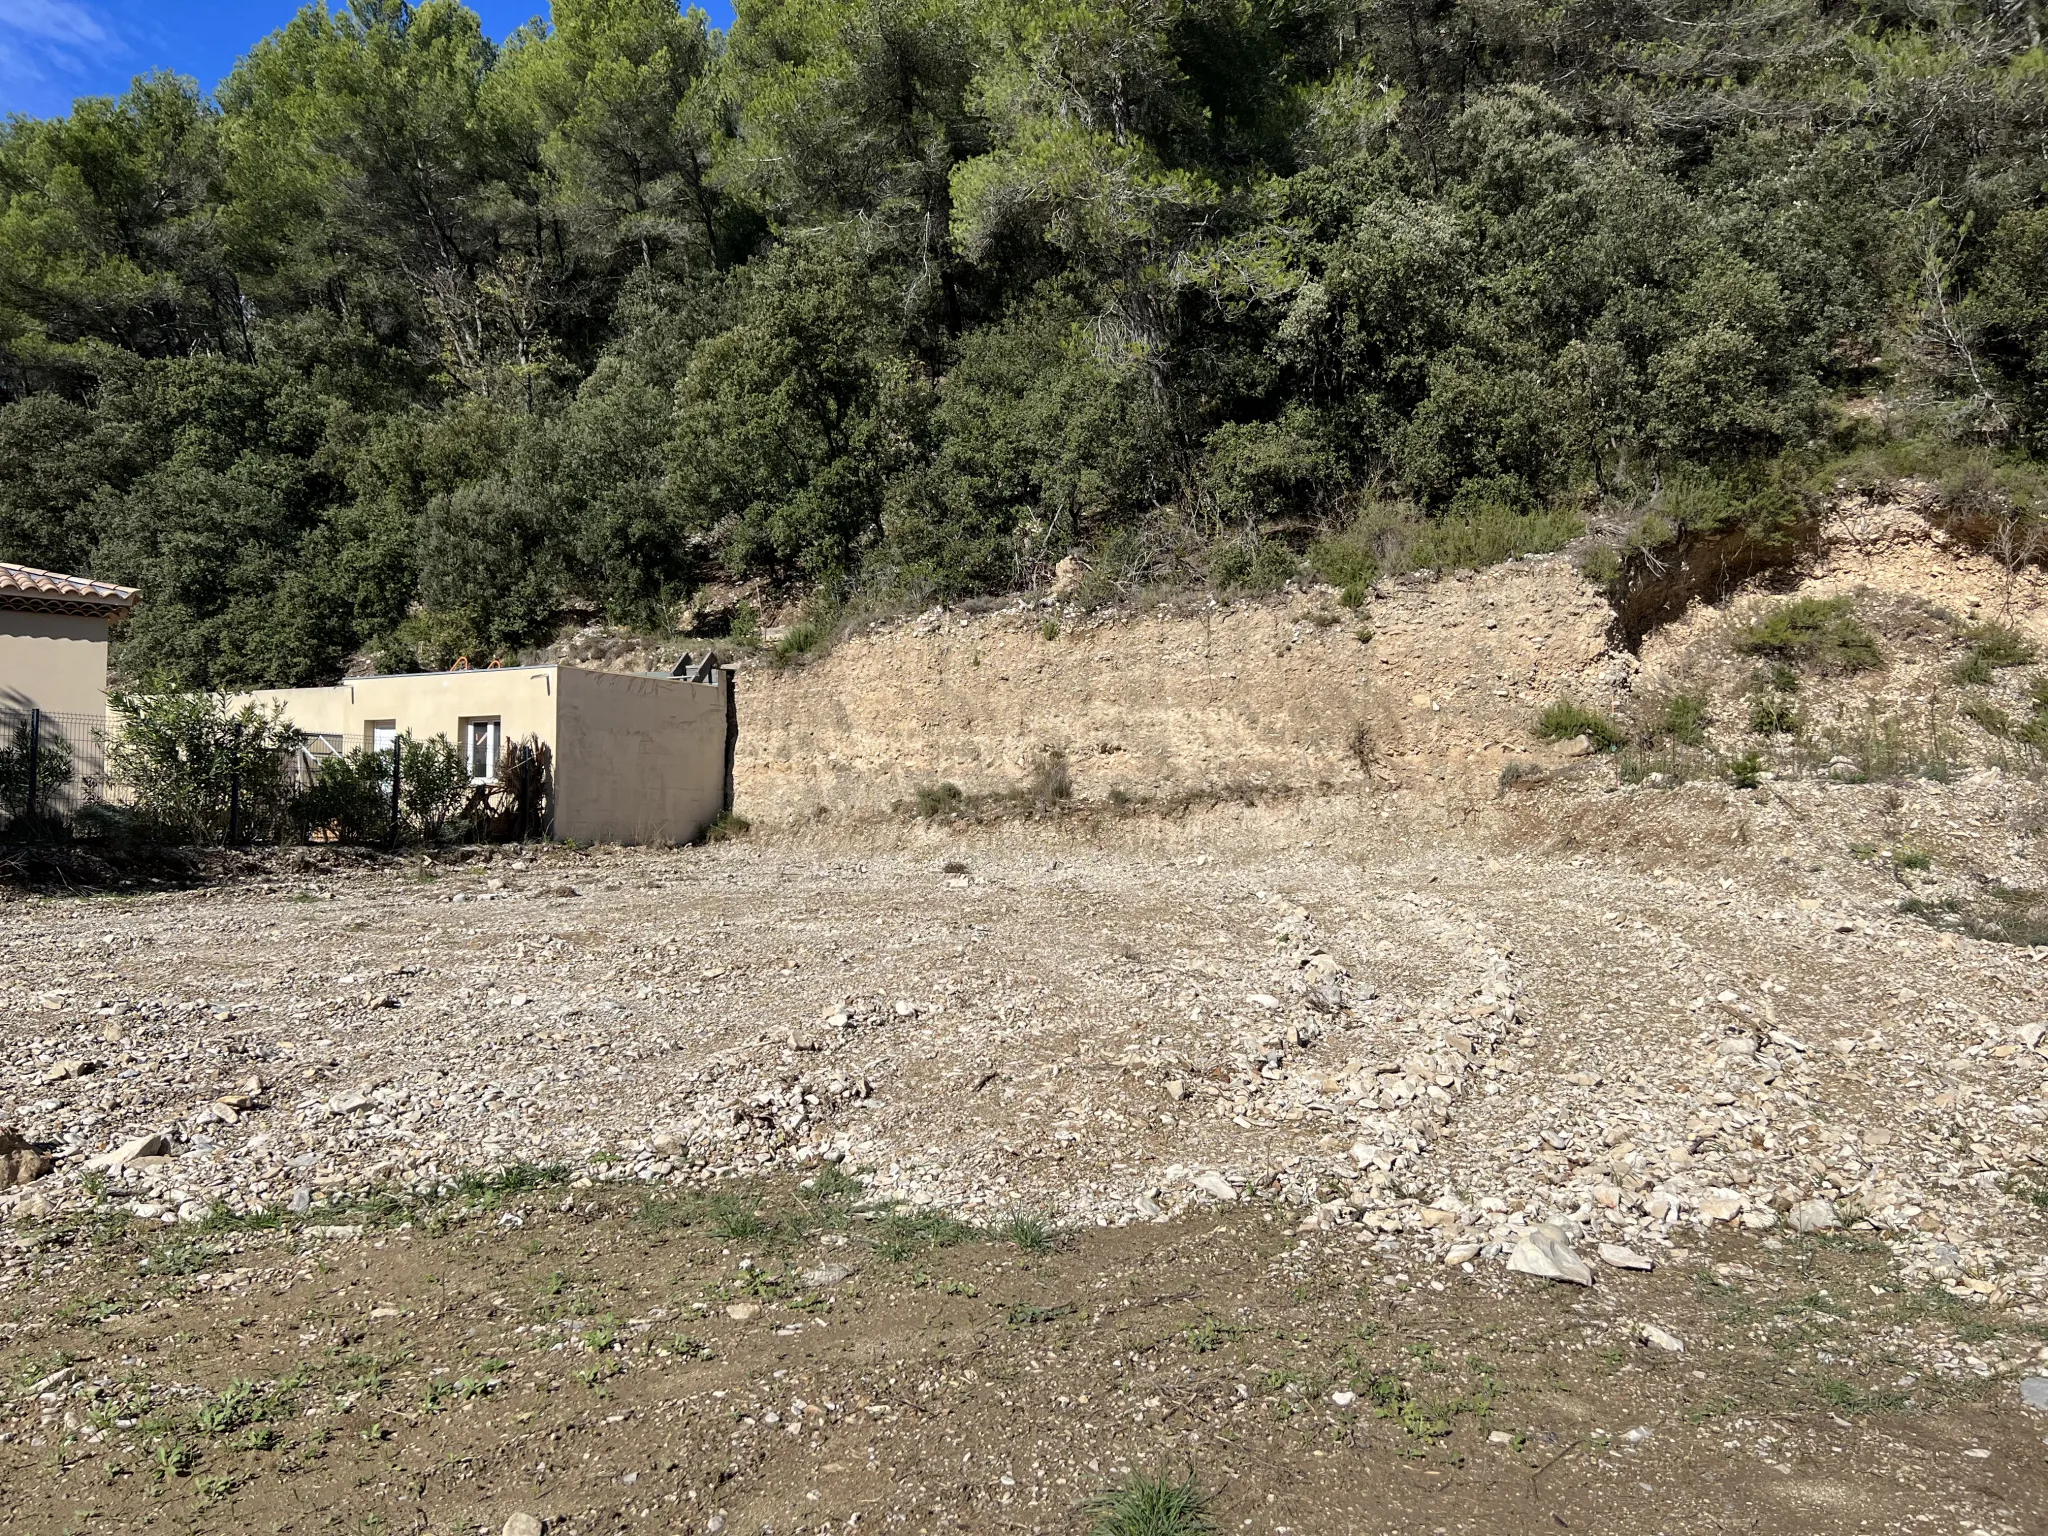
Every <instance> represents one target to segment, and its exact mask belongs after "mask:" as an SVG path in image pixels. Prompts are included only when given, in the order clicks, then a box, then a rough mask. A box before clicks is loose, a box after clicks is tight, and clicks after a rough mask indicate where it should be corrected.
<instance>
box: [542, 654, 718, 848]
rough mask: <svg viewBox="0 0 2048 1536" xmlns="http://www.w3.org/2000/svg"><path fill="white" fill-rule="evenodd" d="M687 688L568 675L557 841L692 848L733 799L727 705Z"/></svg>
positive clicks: (670, 681) (603, 675) (713, 687)
mask: <svg viewBox="0 0 2048 1536" xmlns="http://www.w3.org/2000/svg"><path fill="white" fill-rule="evenodd" d="M719 679H720V680H719V682H717V683H715V684H705V683H691V682H686V681H684V680H683V679H681V678H670V677H641V676H633V675H621V674H618V673H610V672H585V671H582V670H580V669H577V668H572V667H564V668H562V669H561V673H560V693H561V699H560V708H561V715H560V723H559V726H558V731H559V735H558V737H557V745H556V749H555V753H556V756H555V784H556V795H555V835H556V836H557V837H567V838H574V839H575V840H576V841H577V842H579V843H581V842H602V843H686V842H689V841H690V840H691V839H693V838H695V837H696V836H697V835H698V834H699V833H701V832H702V831H703V830H704V829H705V828H706V827H708V826H709V825H710V824H711V823H712V822H713V821H716V820H717V819H718V813H719V811H720V810H721V809H722V807H723V800H724V793H725V720H726V713H725V696H726V689H727V688H729V687H731V686H732V684H731V682H730V674H727V673H720V674H719Z"/></svg>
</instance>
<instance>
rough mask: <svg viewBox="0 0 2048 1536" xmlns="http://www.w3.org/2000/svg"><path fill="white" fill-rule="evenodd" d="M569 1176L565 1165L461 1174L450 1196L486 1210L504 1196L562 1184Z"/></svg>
mask: <svg viewBox="0 0 2048 1536" xmlns="http://www.w3.org/2000/svg"><path fill="white" fill-rule="evenodd" d="M573 1172H574V1170H572V1169H571V1168H570V1167H569V1165H568V1164H567V1163H508V1164H507V1165H506V1166H505V1167H503V1168H499V1169H495V1170H494V1171H492V1172H490V1173H466V1174H464V1175H463V1176H462V1177H461V1178H459V1179H457V1180H456V1181H455V1189H454V1191H453V1194H454V1198H456V1199H458V1200H475V1201H478V1202H480V1203H482V1204H483V1205H485V1206H486V1207H489V1206H494V1205H496V1204H497V1203H498V1202H499V1201H500V1200H502V1199H503V1198H504V1197H505V1196H507V1195H525V1194H531V1193H532V1192H533V1191H535V1190H537V1189H548V1188H551V1187H552V1186H554V1185H557V1184H566V1183H568V1182H569V1179H570V1177H571V1176H572V1174H573Z"/></svg>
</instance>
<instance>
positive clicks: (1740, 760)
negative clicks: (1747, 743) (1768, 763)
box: [1728, 752, 1764, 789]
mask: <svg viewBox="0 0 2048 1536" xmlns="http://www.w3.org/2000/svg"><path fill="white" fill-rule="evenodd" d="M1763 771H1764V765H1763V760H1762V759H1761V758H1759V757H1758V756H1757V755H1756V754H1755V753H1754V752H1745V753H1743V754H1742V756H1740V757H1731V758H1730V759H1729V760H1728V782H1729V783H1730V784H1733V785H1734V786H1735V787H1736V788H1737V789H1755V788H1756V787H1757V786H1758V785H1760V784H1762V783H1763Z"/></svg>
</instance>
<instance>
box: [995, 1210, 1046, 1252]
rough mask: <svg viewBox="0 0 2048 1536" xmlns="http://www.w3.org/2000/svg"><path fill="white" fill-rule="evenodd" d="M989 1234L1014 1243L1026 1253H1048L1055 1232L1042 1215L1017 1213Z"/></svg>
mask: <svg viewBox="0 0 2048 1536" xmlns="http://www.w3.org/2000/svg"><path fill="white" fill-rule="evenodd" d="M990 1235H991V1236H993V1237H996V1238H998V1239H1000V1240H1001V1241H1003V1242H1006V1243H1011V1244H1014V1245H1015V1246H1016V1247H1018V1248H1021V1249H1023V1250H1024V1251H1025V1252H1026V1253H1050V1252H1052V1246H1053V1240H1054V1238H1055V1236H1056V1235H1057V1234H1056V1233H1055V1231H1054V1229H1053V1226H1052V1223H1051V1222H1049V1221H1047V1220H1046V1219H1045V1218H1044V1217H1042V1216H1029V1215H1017V1216H1012V1217H1011V1218H1010V1219H1009V1220H1008V1221H1006V1222H1003V1223H1002V1224H1001V1225H1000V1226H998V1227H997V1228H995V1230H994V1231H993V1232H992V1233H991V1234H990Z"/></svg>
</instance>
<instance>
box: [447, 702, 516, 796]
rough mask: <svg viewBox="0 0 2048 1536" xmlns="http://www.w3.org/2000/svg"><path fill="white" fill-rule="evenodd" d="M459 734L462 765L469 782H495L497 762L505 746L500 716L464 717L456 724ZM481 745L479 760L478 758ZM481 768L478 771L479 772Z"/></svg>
mask: <svg viewBox="0 0 2048 1536" xmlns="http://www.w3.org/2000/svg"><path fill="white" fill-rule="evenodd" d="M457 728H458V729H459V730H460V731H461V733H462V767H463V771H464V772H465V773H467V774H468V775H469V782H470V783H472V784H495V783H496V782H497V780H498V764H499V762H500V761H501V758H502V754H503V752H504V749H505V733H504V725H503V723H502V717H501V716H498V715H474V716H466V717H464V719H463V720H462V721H461V722H460V724H459V726H458V727H457ZM479 746H481V747H482V749H483V751H482V760H481V763H479V760H478V751H477V749H478V747H479ZM479 768H481V770H482V771H479Z"/></svg>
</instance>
